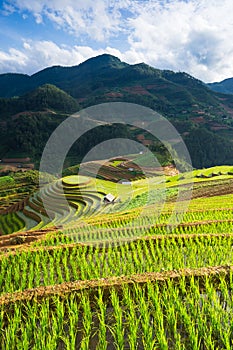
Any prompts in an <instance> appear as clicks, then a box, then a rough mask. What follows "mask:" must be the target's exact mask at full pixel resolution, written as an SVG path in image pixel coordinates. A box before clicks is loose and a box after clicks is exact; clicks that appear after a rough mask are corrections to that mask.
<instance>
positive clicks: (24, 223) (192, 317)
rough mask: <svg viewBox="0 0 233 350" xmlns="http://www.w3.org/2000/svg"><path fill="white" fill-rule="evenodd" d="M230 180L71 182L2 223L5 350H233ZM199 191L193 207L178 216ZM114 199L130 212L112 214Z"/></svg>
mask: <svg viewBox="0 0 233 350" xmlns="http://www.w3.org/2000/svg"><path fill="white" fill-rule="evenodd" d="M231 172H232V167H218V168H212V169H204V170H197V171H194V172H193V173H187V174H184V175H182V177H181V176H174V177H165V176H164V179H163V181H162V182H161V181H160V180H161V179H162V178H163V177H161V176H160V177H154V178H152V179H150V181H149V185H148V180H147V179H141V180H137V181H135V182H133V183H132V185H121V184H117V183H113V182H110V181H104V180H100V179H98V180H94V179H91V178H88V177H77V176H69V177H65V178H63V179H62V180H56V181H54V182H53V183H52V184H51V185H49V186H47V185H46V186H45V187H44V188H43V189H42V191H40V192H35V193H34V194H33V195H31V197H30V198H29V201H28V202H27V205H26V206H25V207H24V209H23V211H20V212H18V213H17V212H13V213H9V214H7V215H6V216H2V217H1V220H0V231H3V233H4V234H5V236H2V237H0V324H1V327H0V348H1V349H9V350H12V349H22V350H24V349H26V350H27V349H28V350H29V349H38V350H39V349H52V350H53V349H54V350H55V349H70V350H74V349H87V350H88V349H99V350H104V349H110V350H111V349H122V350H123V349H151V350H153V349H158V350H160V349H161V350H165V349H167V350H170V349H172V350H173V349H174V350H175V349H183V350H186V349H188V350H193V349H195V350H202V349H203V350H205V349H206V350H209V349H211V350H216V349H219V350H220V349H227V350H228V349H229V350H230V349H232V348H233V333H232V329H233V328H232V327H233V316H232V315H233V302H232V300H233V299H232V288H233V282H232V281H233V252H232V245H233V212H232V208H233V193H232V190H231V188H232V184H233V175H232V174H231ZM200 175H201V176H200ZM188 184H189V185H193V192H192V193H193V198H192V200H191V201H190V202H189V203H183V202H182V201H181V202H180V203H178V204H179V205H180V207H181V208H182V205H185V208H186V210H185V212H184V213H182V211H181V212H178V211H177V194H178V192H179V190H180V189H179V188H181V189H182V190H183V191H187V188H189V186H188V187H187V185H188ZM148 191H151V192H152V193H153V195H152V196H150V198H149V200H148V199H147V198H146V194H147V192H148ZM106 193H112V194H114V195H115V196H116V198H117V199H119V198H120V202H117V203H115V204H109V205H106V204H104V203H103V198H104V195H105V194H106ZM161 193H162V195H161ZM164 194H165V197H163V195H164ZM61 198H63V199H64V198H65V199H66V200H67V202H66V203H65V204H64V202H63V201H62V200H61ZM42 199H43V200H42ZM54 203H56V207H54ZM182 203H183V204H182ZM186 205H187V206H186ZM53 208H56V212H54V213H53V220H52V222H51V220H50V219H49V218H48V215H47V213H46V210H45V209H47V210H48V211H49V210H50V211H51V212H52V209H53ZM171 217H173V219H172V220H171ZM174 218H175V220H174ZM54 225H60V228H59V229H56V230H52V227H53V226H54ZM25 227H26V228H27V227H30V228H33V227H34V231H32V232H31V233H30V234H32V235H33V232H34V239H32V240H31V241H26V240H27V233H24V230H25ZM50 227H51V229H50ZM9 228H11V229H9ZM41 229H44V233H43V230H41ZM46 230H47V231H46ZM13 231H19V232H18V233H15V234H13V235H11V234H10V233H11V232H13ZM8 236H9V237H10V238H9V240H8V241H7V237H8ZM24 240H25V242H26V243H27V244H24Z"/></svg>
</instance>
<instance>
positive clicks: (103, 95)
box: [0, 55, 233, 168]
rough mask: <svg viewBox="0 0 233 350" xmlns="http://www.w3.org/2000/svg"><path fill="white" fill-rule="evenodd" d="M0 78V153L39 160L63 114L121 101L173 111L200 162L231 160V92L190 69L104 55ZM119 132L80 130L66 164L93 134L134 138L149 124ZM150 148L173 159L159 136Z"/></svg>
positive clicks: (98, 137) (172, 118)
mask: <svg viewBox="0 0 233 350" xmlns="http://www.w3.org/2000/svg"><path fill="white" fill-rule="evenodd" d="M0 85H1V86H4V90H2V89H1V88H0V96H2V98H0V121H2V122H3V125H4V127H3V128H1V130H0V137H1V140H2V142H1V148H0V156H1V157H3V156H6V155H7V154H8V152H10V153H12V152H13V153H14V152H21V153H22V152H25V153H26V155H27V156H29V157H30V158H32V159H33V160H34V161H35V162H36V165H37V166H38V160H39V159H40V156H41V152H42V150H43V148H44V146H45V144H46V142H47V140H48V138H49V136H50V135H51V133H52V132H53V131H54V129H55V128H56V127H57V126H58V125H59V124H60V123H61V122H62V121H63V120H65V118H67V117H68V116H69V115H71V114H72V113H74V112H77V111H79V110H80V109H83V108H85V107H89V106H93V105H96V104H98V103H106V102H111V101H113V102H117V101H119V102H131V103H136V104H140V105H142V106H146V107H149V108H151V109H153V110H155V111H158V112H159V113H161V114H162V115H164V116H165V117H166V118H168V119H169V121H170V122H171V123H173V124H174V126H175V127H176V128H177V130H178V132H179V133H180V134H181V136H182V137H183V138H184V140H185V142H187V146H188V149H189V152H190V155H191V159H192V161H193V165H194V166H195V167H196V168H200V167H209V166H213V165H221V164H233V158H232V154H233V152H232V130H231V128H232V125H233V123H232V118H231V115H232V108H233V98H232V96H231V95H223V94H218V93H216V92H213V91H211V90H210V89H209V88H208V87H207V86H206V85H205V84H203V83H202V82H200V81H199V80H197V79H194V78H193V77H191V76H190V75H188V74H186V73H181V72H179V73H174V72H172V71H162V70H158V69H154V68H152V67H149V66H147V65H146V64H143V63H142V64H136V65H128V64H126V63H124V62H121V61H120V60H119V59H117V58H116V57H114V56H111V55H102V56H99V57H96V58H93V59H90V60H88V61H86V62H84V63H83V64H81V65H79V66H75V67H51V68H47V69H45V70H43V71H41V72H38V73H37V74H34V75H33V76H32V77H29V76H26V75H20V74H3V75H0ZM97 125H98V124H96V126H97ZM115 131H116V128H115V129H114V128H113V131H111V128H110V127H107V128H105V129H104V128H99V129H98V128H96V129H95V130H92V131H91V132H90V133H88V134H87V135H85V136H84V137H82V138H81V139H80V140H79V142H78V143H76V145H74V147H73V148H72V153H71V154H70V155H69V157H70V159H71V158H72V157H75V159H74V162H73V163H72V164H70V163H69V162H68V164H67V166H68V167H69V166H71V165H74V164H75V163H76V164H77V162H80V161H81V159H82V157H83V156H84V155H85V154H86V153H85V151H87V150H89V149H91V148H92V147H94V146H95V145H96V143H95V142H93V140H95V141H96V142H101V141H103V140H106V139H109V138H114V137H127V138H133V139H135V134H137V133H139V132H140V133H142V134H144V136H145V139H147V137H148V135H147V134H148V133H146V132H145V131H144V130H141V131H140V130H139V131H138V132H136V133H135V131H133V130H132V129H130V128H128V130H123V129H122V130H120V129H119V127H118V130H117V134H116V133H115ZM126 131H127V132H126ZM225 135H226V137H225ZM177 147H179V145H177ZM150 149H151V150H152V152H153V153H155V155H156V157H157V158H158V160H159V162H160V163H161V164H162V165H167V164H171V162H172V160H171V157H170V156H169V153H168V152H167V150H164V147H163V146H162V145H161V144H158V143H157V142H155V140H154V142H153V144H152V145H151V146H150ZM224 151H225V152H224ZM113 156H114V155H113Z"/></svg>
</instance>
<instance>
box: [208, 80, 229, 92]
mask: <svg viewBox="0 0 233 350" xmlns="http://www.w3.org/2000/svg"><path fill="white" fill-rule="evenodd" d="M208 86H209V87H210V89H212V90H213V91H217V92H222V93H224V94H233V78H228V79H224V80H223V81H220V82H219V83H209V84H208Z"/></svg>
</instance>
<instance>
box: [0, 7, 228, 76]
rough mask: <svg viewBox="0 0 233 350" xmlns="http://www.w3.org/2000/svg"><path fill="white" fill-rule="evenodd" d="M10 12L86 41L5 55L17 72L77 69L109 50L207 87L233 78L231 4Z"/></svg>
mask: <svg viewBox="0 0 233 350" xmlns="http://www.w3.org/2000/svg"><path fill="white" fill-rule="evenodd" d="M5 11H8V14H10V13H12V12H14V11H20V12H21V13H22V14H23V15H28V14H29V13H32V14H33V15H34V17H35V20H36V21H37V23H42V22H44V23H45V19H46V20H47V21H48V20H49V21H51V22H52V23H53V24H54V25H55V26H56V27H58V28H59V29H61V30H63V31H65V32H66V33H68V34H70V38H72V37H75V38H76V39H75V41H74V42H75V43H77V42H78V41H77V40H79V39H81V40H83V41H80V42H82V46H81V45H80V44H79V45H78V46H77V45H76V46H74V47H71V48H68V47H63V46H62V44H59V45H58V44H55V43H53V42H51V41H46V40H44V41H42V40H41V41H36V42H34V43H33V42H31V43H30V45H31V50H30V49H29V48H26V47H24V49H22V50H20V51H21V54H22V57H21V59H20V60H19V62H16V60H14V57H15V54H14V53H10V52H8V53H5V57H8V58H9V65H10V64H12V62H16V66H14V70H16V68H18V67H21V68H25V69H26V71H27V72H32V71H35V69H40V68H43V67H42V65H44V66H48V65H51V64H64V65H73V64H77V63H79V62H80V61H81V60H84V59H86V58H89V57H90V56H91V55H92V56H94V55H96V54H99V53H103V52H104V51H105V52H109V53H113V54H115V55H117V56H118V57H119V58H121V59H123V60H125V61H126V62H128V63H137V62H142V61H144V62H145V63H148V64H150V65H152V66H154V67H156V68H161V69H172V70H175V71H186V72H188V73H190V74H192V75H194V76H195V77H197V78H199V79H201V80H203V81H207V82H208V81H217V80H222V79H224V78H226V77H230V76H233V63H232V62H233V40H232V29H233V28H232V27H233V2H232V0H221V1H219V0H211V1H209V0H172V1H171V0H85V1H81V0H66V1H64V0H46V1H45V0H31V1H28V0H5ZM88 38H89V39H88ZM122 38H123V39H122ZM90 39H91V40H90ZM115 39H118V40H115ZM112 40H113V41H112ZM122 40H124V42H122ZM93 41H94V42H95V49H92V48H91V46H92V44H91V43H93ZM84 43H85V44H84ZM98 43H100V44H98ZM113 43H114V44H113ZM98 47H99V48H100V49H98ZM103 47H107V49H106V50H104V49H103ZM110 47H111V49H110ZM123 47H124V49H123ZM96 48H97V49H96ZM3 56H4V55H3V53H2V57H3ZM1 62H2V60H1V56H0V63H1ZM4 62H5V63H4V64H7V63H6V62H7V60H6V59H4ZM31 62H32V63H31ZM3 69H4V65H3V66H1V70H3ZM21 70H22V69H21Z"/></svg>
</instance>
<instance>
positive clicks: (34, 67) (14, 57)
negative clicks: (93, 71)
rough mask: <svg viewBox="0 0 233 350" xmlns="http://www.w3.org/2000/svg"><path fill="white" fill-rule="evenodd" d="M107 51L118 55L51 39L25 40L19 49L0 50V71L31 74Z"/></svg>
mask: <svg viewBox="0 0 233 350" xmlns="http://www.w3.org/2000/svg"><path fill="white" fill-rule="evenodd" d="M105 52H107V53H109V54H112V55H115V56H118V57H120V56H121V53H120V51H119V50H117V49H114V48H111V47H106V49H99V50H93V49H92V48H91V47H88V46H78V45H76V46H74V47H72V48H70V47H67V46H58V45H56V44H55V43H54V42H52V41H25V42H24V43H23V47H22V49H21V50H15V49H13V48H11V49H10V50H9V52H7V53H6V52H3V51H0V73H4V72H21V73H25V72H26V73H28V74H33V73H35V72H37V71H39V70H41V69H43V68H45V67H49V66H54V65H63V66H72V65H78V64H79V63H81V62H83V61H85V60H87V59H88V58H91V57H93V56H97V55H101V54H103V53H105Z"/></svg>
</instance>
